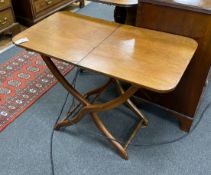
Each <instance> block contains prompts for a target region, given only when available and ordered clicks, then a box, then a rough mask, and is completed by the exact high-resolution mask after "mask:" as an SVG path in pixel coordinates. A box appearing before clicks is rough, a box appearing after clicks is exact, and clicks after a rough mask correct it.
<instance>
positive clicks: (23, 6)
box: [12, 0, 84, 26]
mask: <svg viewBox="0 0 211 175" xmlns="http://www.w3.org/2000/svg"><path fill="white" fill-rule="evenodd" d="M76 1H79V2H80V6H81V7H83V6H84V0H13V1H12V3H13V6H14V10H15V16H16V18H17V20H18V22H20V23H21V24H23V25H26V26H31V25H33V24H35V23H37V22H39V21H40V20H42V19H44V18H46V17H47V16H49V15H51V14H53V13H55V12H57V11H59V10H61V9H63V8H65V7H67V6H68V5H70V4H71V3H73V2H76Z"/></svg>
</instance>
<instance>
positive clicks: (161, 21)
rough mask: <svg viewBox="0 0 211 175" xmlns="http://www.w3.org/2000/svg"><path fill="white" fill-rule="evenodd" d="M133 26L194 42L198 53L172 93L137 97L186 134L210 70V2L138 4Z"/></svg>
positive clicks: (153, 0) (147, 1) (144, 0)
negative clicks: (164, 113) (159, 108)
mask: <svg viewBox="0 0 211 175" xmlns="http://www.w3.org/2000/svg"><path fill="white" fill-rule="evenodd" d="M136 25H137V26H138V27H143V28H148V29H153V30H157V31H162V32H168V33H173V34H177V35H182V36H185V37H190V38H193V39H194V40H196V41H197V43H198V49H197V51H196V53H195V55H194V57H193V59H192V60H191V62H190V64H189V66H188V68H187V70H186V72H185V74H184V75H183V77H182V79H181V81H180V82H179V84H178V86H177V87H176V89H175V90H174V91H172V92H169V93H166V94H160V93H154V92H150V91H146V92H144V94H147V95H145V96H143V92H142V93H140V94H139V96H140V97H142V98H144V99H145V100H148V101H150V102H153V103H155V104H158V105H159V106H162V107H164V108H165V109H167V110H168V111H169V112H171V113H173V114H174V116H176V117H177V118H178V119H179V120H180V121H181V129H182V130H184V131H189V130H190V127H191V125H192V122H193V119H194V116H195V112H196V109H197V106H198V104H199V100H200V97H201V94H202V91H203V89H204V86H205V82H206V78H207V75H208V72H209V69H210V66H211V1H210V0H197V1H191V0H189V1H183V2H182V1H181V3H176V1H174V0H162V1H161V0H141V1H140V3H139V6H138V12H137V18H136ZM146 96H147V97H146Z"/></svg>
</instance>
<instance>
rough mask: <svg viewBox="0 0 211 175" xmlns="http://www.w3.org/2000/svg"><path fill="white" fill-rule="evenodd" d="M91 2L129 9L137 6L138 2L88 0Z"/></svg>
mask: <svg viewBox="0 0 211 175" xmlns="http://www.w3.org/2000/svg"><path fill="white" fill-rule="evenodd" d="M89 1H93V2H99V3H103V4H111V5H115V6H120V7H131V6H134V5H138V0H89Z"/></svg>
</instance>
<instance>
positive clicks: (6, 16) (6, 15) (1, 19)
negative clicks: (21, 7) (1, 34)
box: [0, 9, 14, 30]
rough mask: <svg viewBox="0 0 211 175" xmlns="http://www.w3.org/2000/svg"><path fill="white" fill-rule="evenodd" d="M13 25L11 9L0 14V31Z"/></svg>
mask: <svg viewBox="0 0 211 175" xmlns="http://www.w3.org/2000/svg"><path fill="white" fill-rule="evenodd" d="M12 23H14V18H13V13H12V10H11V9H7V10H4V11H1V12H0V30H2V29H4V28H6V27H8V26H10V25H11V24H12Z"/></svg>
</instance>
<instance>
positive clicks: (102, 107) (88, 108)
mask: <svg viewBox="0 0 211 175" xmlns="http://www.w3.org/2000/svg"><path fill="white" fill-rule="evenodd" d="M42 58H43V60H44V61H45V63H46V65H47V66H48V68H49V69H50V70H51V72H52V74H53V75H54V76H55V77H56V78H57V80H58V81H59V82H60V83H61V84H62V85H63V86H64V88H65V89H66V90H67V91H68V92H69V93H71V94H72V95H73V96H74V97H75V98H76V99H77V100H78V101H79V102H80V104H81V105H83V108H82V109H81V110H80V111H79V112H78V113H77V114H76V115H75V116H74V117H73V118H72V119H71V120H68V119H67V118H65V119H64V120H63V121H61V122H59V123H58V124H57V125H56V126H55V129H59V128H60V127H63V126H70V125H73V124H76V123H77V122H79V121H80V120H81V119H82V118H83V117H84V116H85V114H87V113H90V114H91V117H92V119H93V121H94V122H95V124H96V126H97V127H98V129H99V130H100V131H101V132H102V133H103V134H104V135H105V136H106V137H107V138H108V139H109V140H110V142H111V143H112V144H113V146H114V147H116V148H117V150H118V151H119V153H120V154H121V156H122V157H123V158H124V159H126V160H127V159H128V155H127V152H126V149H127V147H128V145H129V143H130V142H131V141H132V139H133V138H134V137H135V135H136V133H137V131H138V129H139V128H140V127H141V125H142V123H143V122H144V121H145V120H144V117H142V118H141V119H140V121H139V122H138V124H137V126H136V127H135V129H134V130H133V132H132V134H131V135H130V137H129V139H128V141H127V143H126V145H125V146H122V145H121V144H120V143H118V142H117V141H116V139H115V138H114V137H113V135H112V134H111V133H110V132H109V130H108V129H107V128H106V126H105V125H104V124H103V122H102V121H101V119H100V118H99V116H98V115H97V112H101V111H107V110H111V109H113V108H116V107H118V106H119V105H121V104H123V103H125V102H127V101H128V99H129V98H130V97H132V96H133V95H134V93H136V92H137V91H138V90H139V88H138V87H136V86H131V87H130V88H129V89H128V90H126V91H122V93H121V94H120V96H119V97H117V98H115V99H113V100H111V101H109V102H106V103H103V104H91V103H90V102H89V101H88V100H87V99H86V97H87V96H88V95H92V94H97V95H99V94H101V93H102V92H103V91H104V90H105V89H106V88H107V87H108V86H109V85H110V84H111V83H112V82H113V80H112V79H111V80H110V81H108V82H107V83H106V84H105V85H104V86H102V87H100V88H98V89H95V90H93V91H91V92H89V93H87V94H86V95H84V96H83V95H81V94H80V93H79V92H78V91H77V90H76V89H75V88H74V87H73V86H72V85H70V84H69V82H68V81H67V80H66V79H65V78H64V76H63V75H62V74H61V73H60V71H59V70H58V69H57V67H56V66H55V64H54V63H53V62H52V60H51V58H49V57H48V56H42ZM133 108H134V107H133Z"/></svg>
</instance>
